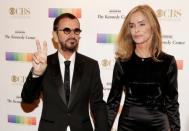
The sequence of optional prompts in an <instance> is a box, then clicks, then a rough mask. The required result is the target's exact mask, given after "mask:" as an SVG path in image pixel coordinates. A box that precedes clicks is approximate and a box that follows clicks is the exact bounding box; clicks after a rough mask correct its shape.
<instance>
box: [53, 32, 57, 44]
mask: <svg viewBox="0 0 189 131" xmlns="http://www.w3.org/2000/svg"><path fill="white" fill-rule="evenodd" d="M52 35H53V40H54V42H56V43H58V35H57V32H56V31H53V32H52Z"/></svg>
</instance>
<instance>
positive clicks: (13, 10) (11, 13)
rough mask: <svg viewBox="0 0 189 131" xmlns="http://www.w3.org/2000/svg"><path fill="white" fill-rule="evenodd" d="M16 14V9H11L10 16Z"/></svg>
mask: <svg viewBox="0 0 189 131" xmlns="http://www.w3.org/2000/svg"><path fill="white" fill-rule="evenodd" d="M15 12H16V10H15V8H13V7H11V8H10V9H9V13H10V15H14V14H15Z"/></svg>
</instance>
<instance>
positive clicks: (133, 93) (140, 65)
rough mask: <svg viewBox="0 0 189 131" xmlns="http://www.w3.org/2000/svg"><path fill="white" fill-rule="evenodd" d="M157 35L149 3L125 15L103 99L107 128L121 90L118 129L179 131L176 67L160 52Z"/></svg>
mask: <svg viewBox="0 0 189 131" xmlns="http://www.w3.org/2000/svg"><path fill="white" fill-rule="evenodd" d="M161 36H162V35H161V29H160V25H159V22H158V19H157V17H156V14H155V12H154V11H153V9H152V8H151V7H150V6H148V5H139V6H136V7H135V8H133V9H132V10H131V11H130V12H129V13H128V15H127V16H126V18H125V21H124V23H123V25H122V28H121V30H120V33H119V35H118V39H117V48H116V49H117V50H116V63H115V66H114V71H113V78H112V87H111V91H110V94H109V97H108V100H107V107H108V120H109V126H110V128H111V127H112V125H113V122H114V120H115V117H116V115H117V113H118V109H119V105H120V99H121V94H122V92H123V91H124V93H125V95H126V97H125V101H124V105H123V108H122V111H121V115H120V117H119V122H118V131H169V130H171V131H180V115H179V103H178V88H177V66H176V61H175V58H174V56H172V55H169V54H167V53H165V52H163V51H162V38H161Z"/></svg>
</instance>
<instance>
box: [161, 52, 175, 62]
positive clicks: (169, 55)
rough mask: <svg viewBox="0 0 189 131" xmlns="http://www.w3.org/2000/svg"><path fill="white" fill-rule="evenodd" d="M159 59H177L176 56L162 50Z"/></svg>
mask: <svg viewBox="0 0 189 131" xmlns="http://www.w3.org/2000/svg"><path fill="white" fill-rule="evenodd" d="M159 59H160V60H167V61H172V60H173V59H175V57H174V56H173V55H171V54H168V53H165V52H161V53H160V55H159Z"/></svg>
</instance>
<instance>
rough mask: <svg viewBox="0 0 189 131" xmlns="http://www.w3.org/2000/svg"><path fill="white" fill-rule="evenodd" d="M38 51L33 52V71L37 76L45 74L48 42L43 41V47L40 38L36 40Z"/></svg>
mask: <svg viewBox="0 0 189 131" xmlns="http://www.w3.org/2000/svg"><path fill="white" fill-rule="evenodd" d="M36 46H37V52H35V53H34V54H33V57H32V58H33V59H32V65H33V71H32V73H33V74H34V75H37V76H41V75H43V73H44V72H45V70H46V68H47V42H43V47H42V46H41V44H40V42H39V40H36Z"/></svg>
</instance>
